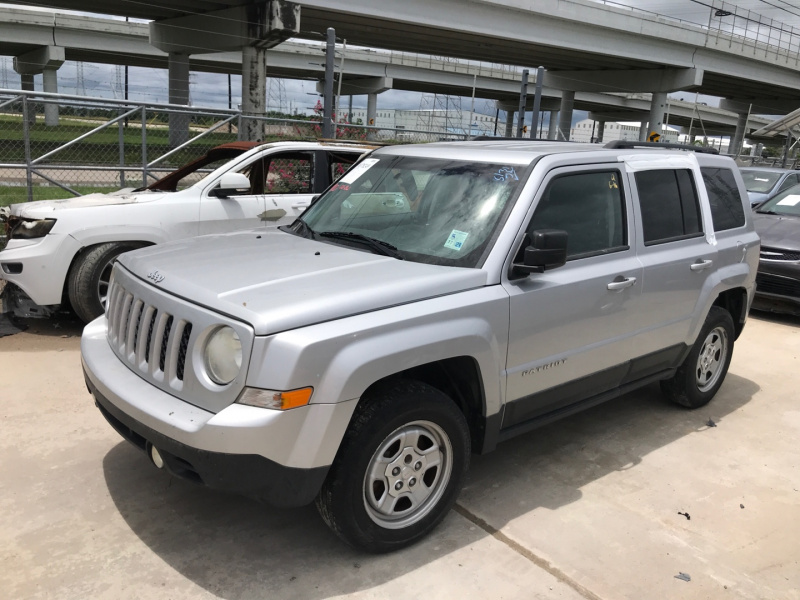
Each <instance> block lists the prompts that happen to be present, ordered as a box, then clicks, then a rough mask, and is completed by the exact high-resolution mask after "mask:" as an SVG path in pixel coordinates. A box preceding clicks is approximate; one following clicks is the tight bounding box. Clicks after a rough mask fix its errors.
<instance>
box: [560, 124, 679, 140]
mask: <svg viewBox="0 0 800 600" xmlns="http://www.w3.org/2000/svg"><path fill="white" fill-rule="evenodd" d="M640 127H641V124H640V123H616V122H611V121H606V124H605V128H604V129H603V136H602V141H603V142H613V141H615V140H632V141H638V140H639V128H640ZM661 131H662V133H661V141H662V142H671V143H677V142H678V141H679V140H678V131H677V130H675V129H673V128H671V127H667V126H662V130H661ZM569 139H570V140H572V141H573V142H584V143H587V144H588V143H591V142H596V141H598V139H600V121H592V120H591V119H584V120H583V121H578V122H577V123H575V127H573V128H572V129H570V136H569Z"/></svg>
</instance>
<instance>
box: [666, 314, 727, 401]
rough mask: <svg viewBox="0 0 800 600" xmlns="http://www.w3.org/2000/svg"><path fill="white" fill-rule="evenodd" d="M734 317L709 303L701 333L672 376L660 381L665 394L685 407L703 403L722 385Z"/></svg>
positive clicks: (725, 372)
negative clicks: (710, 305)
mask: <svg viewBox="0 0 800 600" xmlns="http://www.w3.org/2000/svg"><path fill="white" fill-rule="evenodd" d="M733 336H734V331H733V320H732V319H731V315H730V313H728V311H727V310H725V309H722V308H720V307H718V306H712V307H711V310H710V311H709V313H708V316H707V317H706V322H705V323H704V324H703V328H702V329H701V330H700V335H698V336H697V340H696V341H695V343H694V346H692V350H691V352H689V356H687V357H686V360H684V361H683V364H682V365H681V366H680V367H679V368H678V370H677V371H676V373H675V375H674V376H673V377H672V378H671V379H667V380H665V381H662V382H661V390H662V391H663V392H664V393H665V394H666V396H667V397H668V398H669V399H670V400H672V401H673V402H676V403H678V404H680V405H681V406H686V407H688V408H699V407H701V406H705V405H706V404H708V402H709V401H710V400H711V399H712V398H713V397H714V395H715V394H716V393H717V390H719V388H720V386H721V385H722V382H723V380H724V379H725V375H726V374H727V372H728V367H729V366H730V364H731V357H732V356H733Z"/></svg>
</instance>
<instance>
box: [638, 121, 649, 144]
mask: <svg viewBox="0 0 800 600" xmlns="http://www.w3.org/2000/svg"><path fill="white" fill-rule="evenodd" d="M639 141H640V142H646V141H647V121H642V122H641V123H640V124H639Z"/></svg>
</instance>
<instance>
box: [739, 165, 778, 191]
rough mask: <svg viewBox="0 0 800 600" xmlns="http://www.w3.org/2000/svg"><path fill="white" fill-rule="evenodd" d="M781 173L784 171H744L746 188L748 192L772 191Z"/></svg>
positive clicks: (743, 176) (743, 177)
mask: <svg viewBox="0 0 800 600" xmlns="http://www.w3.org/2000/svg"><path fill="white" fill-rule="evenodd" d="M781 175H782V173H773V172H771V171H744V170H743V171H742V179H744V187H745V189H746V190H747V191H748V192H757V193H766V192H768V191H770V190H771V189H772V188H773V187H775V184H776V183H778V179H780V178H781Z"/></svg>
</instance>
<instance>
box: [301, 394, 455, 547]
mask: <svg viewBox="0 0 800 600" xmlns="http://www.w3.org/2000/svg"><path fill="white" fill-rule="evenodd" d="M469 449H470V436H469V428H468V426H467V423H466V420H465V418H464V415H463V414H462V412H461V411H460V410H459V408H458V407H457V406H456V405H455V403H454V402H453V401H452V400H451V399H450V398H448V397H447V396H446V395H444V394H443V393H442V392H440V391H439V390H437V389H435V388H433V387H431V386H429V385H427V384H424V383H421V382H418V381H395V382H392V383H390V384H383V385H380V386H378V387H376V388H375V389H374V390H371V391H370V393H369V394H368V395H366V396H365V397H364V398H363V399H362V401H361V404H360V405H359V407H358V408H357V409H356V414H355V415H354V417H353V421H352V422H351V424H350V428H349V429H348V431H347V433H346V434H345V438H344V440H343V441H342V445H341V447H340V449H339V452H338V454H337V456H336V460H335V461H334V464H333V466H332V467H331V470H330V472H329V473H328V477H327V479H326V480H325V483H324V484H323V487H322V490H321V491H320V493H319V496H317V509H318V510H319V512H320V514H321V515H322V518H323V519H324V520H325V521H326V523H327V524H328V526H329V527H330V528H331V529H332V530H333V531H334V532H335V533H336V534H337V535H338V536H339V537H340V538H342V539H343V540H344V541H345V542H347V543H348V544H350V545H352V546H355V547H357V548H360V549H363V550H367V551H369V552H388V551H391V550H397V549H399V548H403V547H405V546H407V545H409V544H411V543H413V542H415V541H416V540H418V539H419V538H421V537H423V536H424V535H426V534H427V533H429V532H430V531H431V530H432V529H434V528H435V527H436V526H437V525H438V524H439V523H440V522H441V521H442V519H444V517H445V515H446V514H447V512H448V511H449V510H450V508H451V507H452V505H453V504H454V502H455V500H456V497H457V496H458V493H459V491H460V490H461V486H462V484H463V478H464V474H465V472H466V470H467V467H468V465H469V451H470V450H469Z"/></svg>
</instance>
